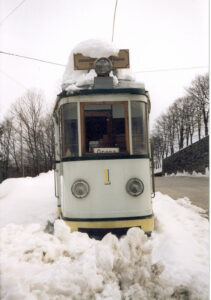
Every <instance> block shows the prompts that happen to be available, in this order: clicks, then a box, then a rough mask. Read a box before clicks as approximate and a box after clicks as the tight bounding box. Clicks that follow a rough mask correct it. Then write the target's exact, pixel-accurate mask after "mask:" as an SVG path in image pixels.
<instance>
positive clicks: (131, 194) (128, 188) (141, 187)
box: [126, 177, 144, 197]
mask: <svg viewBox="0 0 211 300" xmlns="http://www.w3.org/2000/svg"><path fill="white" fill-rule="evenodd" d="M134 182H138V184H139V185H140V190H139V191H137V192H133V191H132V190H131V186H132V184H134ZM126 191H127V193H128V194H129V195H130V196H133V197H138V196H140V195H141V194H143V192H144V184H143V182H142V181H141V179H139V178H137V177H133V178H130V179H129V180H128V181H127V184H126Z"/></svg>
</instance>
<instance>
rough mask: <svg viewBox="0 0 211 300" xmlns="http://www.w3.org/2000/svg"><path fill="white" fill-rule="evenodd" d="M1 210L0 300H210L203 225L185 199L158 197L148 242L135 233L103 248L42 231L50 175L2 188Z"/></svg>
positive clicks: (80, 236) (63, 232) (49, 211)
mask: <svg viewBox="0 0 211 300" xmlns="http://www.w3.org/2000/svg"><path fill="white" fill-rule="evenodd" d="M0 205H1V213H2V209H3V212H4V214H5V216H6V217H4V219H3V221H1V230H0V238H1V240H0V253H1V256H0V271H1V275H0V276H1V281H0V285H1V299H4V300H5V299H7V300H8V299H15V300H19V299H21V300H22V299H30V300H31V299H33V300H34V299H37V300H38V299H39V300H40V299H41V300H42V299H53V300H54V299H55V300H57V299H77V300H78V299H97V300H98V299H110V300H111V299H115V300H116V299H134V300H136V299H150V300H151V299H162V300H163V299H202V300H203V299H208V293H209V279H208V278H209V250H208V248H209V246H208V243H209V242H208V230H209V226H208V220H207V219H206V218H204V216H203V213H204V211H203V210H202V209H200V208H198V207H196V206H193V205H192V204H191V203H190V201H189V200H188V199H185V198H184V199H179V200H177V201H174V200H173V199H171V198H170V197H168V196H165V195H162V194H161V193H157V194H156V197H155V199H154V201H153V208H154V214H155V218H156V228H155V231H154V232H153V234H152V237H151V238H150V239H148V238H147V237H146V236H145V234H144V233H143V231H142V230H140V229H138V228H132V229H130V230H129V231H128V233H127V235H126V236H124V237H123V238H121V239H117V238H116V237H115V236H114V235H112V234H108V235H106V236H105V237H104V238H103V240H102V241H97V240H94V239H90V238H89V237H88V235H87V234H85V233H80V232H73V233H70V229H69V227H67V226H66V225H65V224H64V222H63V221H61V220H56V222H55V224H54V234H53V235H52V234H48V233H46V232H44V231H43V228H44V224H46V223H47V220H48V219H49V218H51V219H52V218H53V217H55V215H56V201H55V198H54V196H53V173H52V172H49V173H47V174H41V175H40V176H38V177H36V178H21V179H8V180H6V181H4V182H3V183H2V184H0ZM17 208H18V210H17ZM29 208H30V209H29ZM44 208H45V209H44ZM43 209H44V210H43ZM16 211H17V214H16V213H15V212H16ZM20 212H21V213H20ZM2 215H3V214H2ZM12 222H13V223H14V224H11V223H12Z"/></svg>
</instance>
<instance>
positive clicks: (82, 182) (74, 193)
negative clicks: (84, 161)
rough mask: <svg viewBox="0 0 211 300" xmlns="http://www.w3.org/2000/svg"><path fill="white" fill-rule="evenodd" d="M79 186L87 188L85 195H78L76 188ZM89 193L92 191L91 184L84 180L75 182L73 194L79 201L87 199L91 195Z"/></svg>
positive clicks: (72, 189)
mask: <svg viewBox="0 0 211 300" xmlns="http://www.w3.org/2000/svg"><path fill="white" fill-rule="evenodd" d="M78 184H81V185H82V187H83V188H85V191H84V193H83V194H79V193H77V191H76V187H77V185H78ZM89 191H90V188H89V184H88V183H87V182H86V181H85V180H84V179H77V180H75V181H74V182H73V184H72V186H71V192H72V194H73V196H74V197H76V198H77V199H83V198H85V197H86V196H87V195H88V194H89Z"/></svg>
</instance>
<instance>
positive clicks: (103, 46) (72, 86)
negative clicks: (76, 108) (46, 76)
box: [62, 39, 135, 92]
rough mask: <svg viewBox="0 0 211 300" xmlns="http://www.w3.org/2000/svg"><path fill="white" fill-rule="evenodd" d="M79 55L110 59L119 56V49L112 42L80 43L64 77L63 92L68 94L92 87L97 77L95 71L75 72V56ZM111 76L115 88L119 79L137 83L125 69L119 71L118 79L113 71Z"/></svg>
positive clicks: (72, 55)
mask: <svg viewBox="0 0 211 300" xmlns="http://www.w3.org/2000/svg"><path fill="white" fill-rule="evenodd" d="M78 53H80V54H82V55H84V56H88V57H92V58H100V57H109V56H116V55H118V53H119V48H117V47H116V46H115V45H114V44H113V43H111V42H108V41H106V40H98V39H90V40H86V41H83V42H81V43H79V44H78V45H77V46H76V47H75V48H74V49H73V50H72V51H71V53H70V55H69V59H68V63H67V65H66V68H65V71H64V75H63V81H62V90H65V91H67V92H71V91H75V90H80V89H81V88H82V86H85V85H92V84H93V83H94V77H96V76H97V74H96V72H95V70H90V71H87V70H74V64H73V62H74V54H78ZM110 76H111V77H113V82H114V86H117V85H118V83H119V79H122V80H127V81H135V77H134V75H132V73H131V72H130V71H129V70H125V69H119V70H118V77H117V76H116V75H114V74H113V72H112V71H111V73H110Z"/></svg>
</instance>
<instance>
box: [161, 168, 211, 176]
mask: <svg viewBox="0 0 211 300" xmlns="http://www.w3.org/2000/svg"><path fill="white" fill-rule="evenodd" d="M209 175H210V172H209V168H206V169H205V173H204V174H202V173H200V172H196V171H193V172H192V173H189V172H186V171H185V170H183V172H177V173H176V174H175V173H172V174H165V176H192V177H209Z"/></svg>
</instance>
